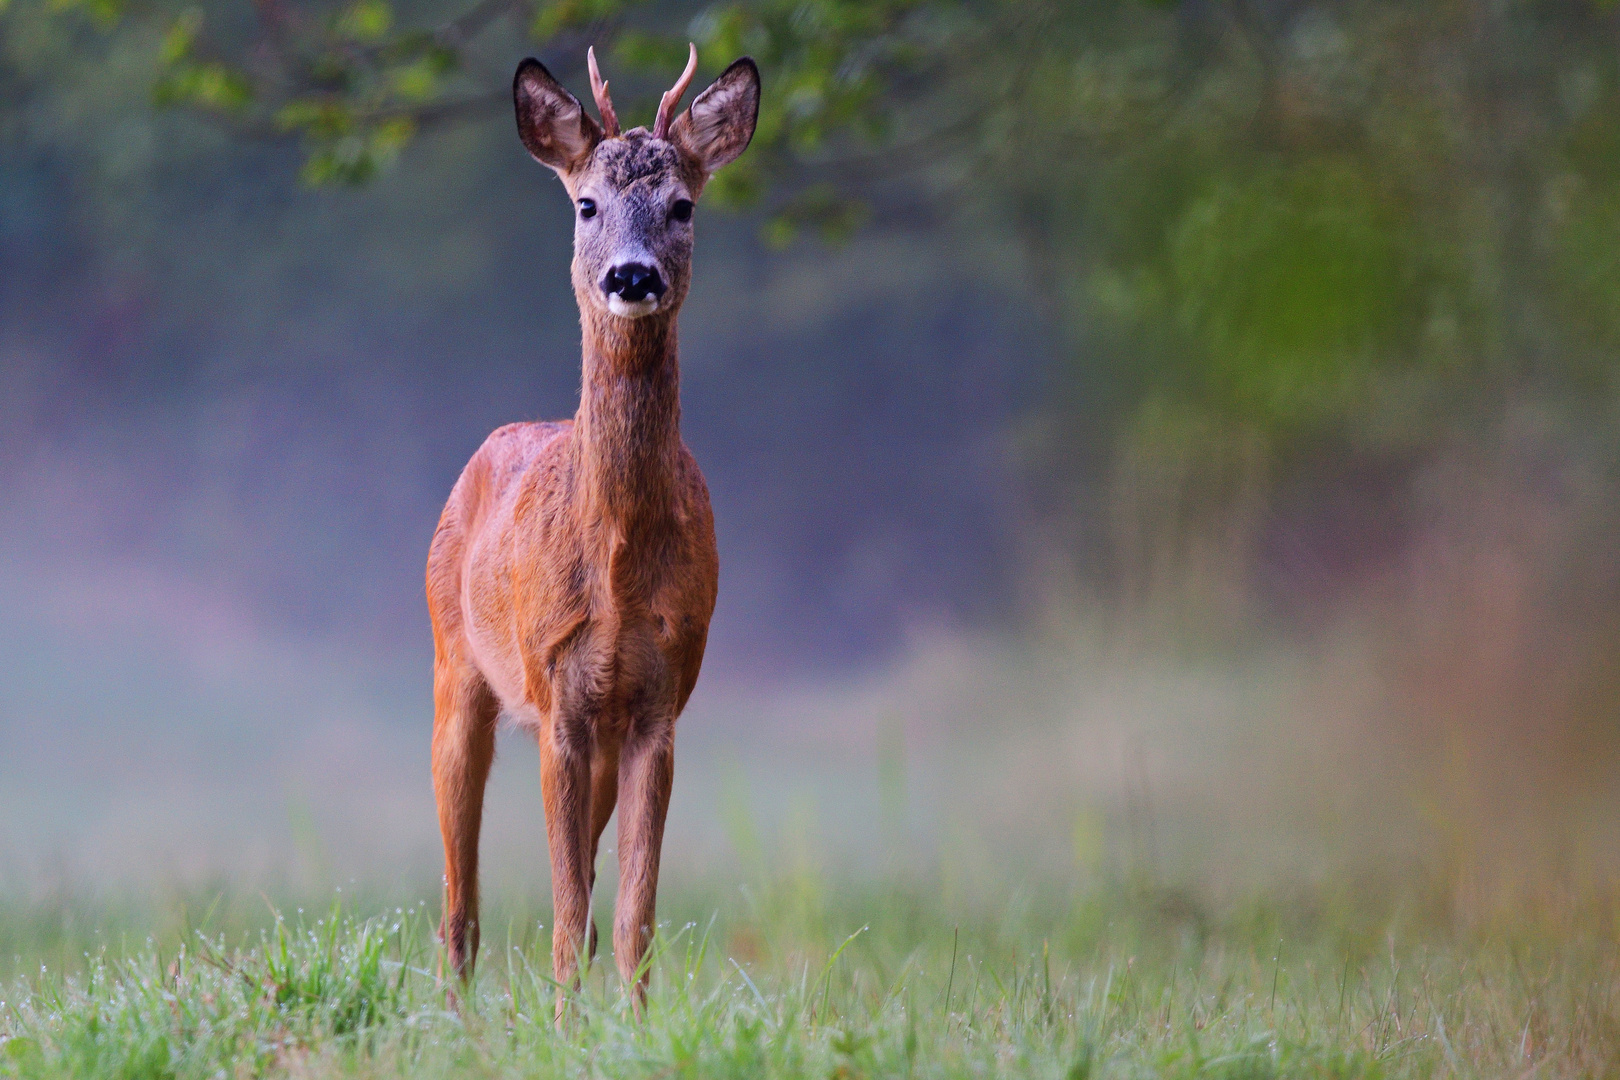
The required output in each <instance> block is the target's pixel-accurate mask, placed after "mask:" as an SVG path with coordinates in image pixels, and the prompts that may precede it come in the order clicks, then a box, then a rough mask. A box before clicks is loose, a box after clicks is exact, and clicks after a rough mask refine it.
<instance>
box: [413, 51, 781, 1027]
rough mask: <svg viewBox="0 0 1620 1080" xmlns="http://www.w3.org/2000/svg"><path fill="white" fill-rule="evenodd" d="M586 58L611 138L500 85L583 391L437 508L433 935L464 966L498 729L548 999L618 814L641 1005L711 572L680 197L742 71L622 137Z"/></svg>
mask: <svg viewBox="0 0 1620 1080" xmlns="http://www.w3.org/2000/svg"><path fill="white" fill-rule="evenodd" d="M694 59H695V50H694ZM591 66H592V75H593V84H595V85H596V86H597V87H598V93H597V98H598V105H599V107H601V109H602V113H603V117H604V121H605V122H606V123H607V128H608V130H607V132H606V133H604V132H603V131H602V130H601V129H599V128H598V127H597V126H596V125H595V124H594V123H592V122H591V121H590V119H589V117H588V116H586V115H585V114H584V112H583V110H582V109H581V108H580V107H579V104H578V102H577V101H575V100H574V99H573V97H572V96H571V95H569V94H568V92H567V91H566V90H563V89H562V87H561V86H560V85H558V84H556V82H555V80H552V79H551V77H550V75H549V73H547V72H546V71H545V69H544V68H543V67H541V66H540V65H539V64H538V63H537V62H534V61H526V62H525V63H524V65H523V66H522V67H520V68H519V70H518V76H517V79H516V82H515V86H514V96H515V98H516V101H517V107H518V118H519V130H520V133H521V134H522V135H523V139H524V142H525V144H526V145H527V146H528V147H529V149H530V152H531V153H533V154H534V156H535V157H536V158H537V159H539V160H540V161H542V162H543V163H544V164H547V165H549V166H551V167H552V168H553V169H555V170H556V171H557V172H558V174H559V175H560V176H561V177H562V179H563V182H564V184H565V186H566V187H567V188H568V189H569V193H570V195H571V196H572V197H573V198H574V199H575V201H576V204H577V205H578V207H579V220H578V222H577V224H576V234H575V257H574V265H573V279H574V288H575V294H576V297H577V299H578V300H579V305H580V316H581V318H580V322H581V327H582V331H583V361H584V364H583V366H584V377H583V380H582V390H581V394H580V405H579V410H578V412H577V414H576V415H575V417H574V419H573V420H571V421H563V422H559V423H525V424H510V425H508V426H506V427H503V428H501V429H499V430H498V431H496V432H495V433H494V434H492V435H491V436H490V437H489V439H488V440H486V441H485V443H484V444H483V446H481V447H480V448H479V449H478V451H477V452H476V453H475V454H474V455H473V457H472V459H471V460H470V461H469V462H468V464H467V467H466V468H465V470H463V472H462V475H461V478H460V479H459V480H458V481H457V482H456V485H455V487H454V489H453V490H452V492H451V494H450V498H449V500H448V502H447V503H446V505H445V509H444V513H443V515H442V516H441V518H440V522H439V527H438V529H437V531H436V532H435V534H434V538H433V543H432V546H431V548H430V551H429V556H428V568H427V594H428V610H429V614H430V617H431V619H432V623H433V635H434V734H433V778H434V792H435V796H436V798H437V800H438V804H439V821H440V828H441V832H442V833H443V838H444V845H445V914H444V922H443V926H442V933H443V937H444V942H445V948H446V958H447V960H448V962H449V964H450V965H451V967H453V968H454V969H455V970H456V971H457V972H458V973H460V974H462V975H466V974H468V973H470V971H471V968H472V966H473V963H474V960H475V958H476V954H477V950H478V925H477V909H478V899H477V864H478V833H479V824H480V819H481V816H482V806H483V796H484V785H485V781H486V780H487V778H488V774H489V766H490V762H491V761H492V760H493V757H494V748H495V722H496V719H497V717H498V716H499V715H500V714H501V713H503V712H504V713H506V714H507V715H508V716H510V717H511V718H513V719H514V720H515V721H516V722H517V724H518V725H520V726H522V727H525V728H527V729H528V730H530V731H531V732H532V733H533V734H534V735H535V736H536V737H537V739H538V741H539V745H540V767H541V783H542V786H543V789H544V799H545V815H546V837H547V844H548V847H549V849H550V855H551V865H552V897H553V902H554V907H555V914H554V921H553V937H552V942H553V945H552V963H553V968H554V971H555V974H556V977H557V981H558V983H559V984H560V985H562V986H567V985H569V984H570V983H571V982H572V981H573V980H574V979H575V978H576V977H577V974H578V964H579V962H580V960H581V958H582V957H587V956H588V955H589V954H590V953H592V952H594V949H595V937H596V935H595V927H594V925H592V923H591V919H590V892H591V886H592V884H593V883H594V880H595V861H596V853H597V846H598V843H599V841H600V838H601V835H602V832H603V829H604V828H605V827H606V825H607V821H608V818H609V817H610V816H611V815H612V813H613V811H614V808H615V806H617V808H618V811H619V845H618V846H619V871H620V878H619V881H620V884H619V895H618V898H617V901H616V904H615V912H614V931H613V946H614V956H615V960H616V962H617V966H618V969H619V972H620V974H621V976H622V977H623V978H624V980H625V982H626V984H627V985H629V986H632V987H633V989H634V992H635V994H636V1000H637V1002H638V1003H639V1001H640V1000H641V997H642V995H644V993H645V983H646V975H645V973H644V972H641V973H640V974H639V976H638V968H639V965H640V963H641V960H642V957H643V955H644V954H645V952H646V948H647V943H648V940H649V939H650V937H651V934H652V928H653V925H654V909H655V901H656V893H657V886H658V866H659V852H660V848H661V845H662V842H663V829H664V818H665V815H666V813H667V810H668V806H669V794H670V787H671V784H672V783H673V779H674V731H675V720H676V717H677V716H679V715H680V712H681V710H682V709H683V708H684V707H685V705H686V701H687V698H688V697H689V696H690V695H691V693H692V689H693V687H694V685H695V684H696V682H697V677H698V670H699V667H700V666H701V664H702V660H703V650H704V644H705V641H706V639H707V636H708V628H709V619H710V616H711V615H712V614H713V611H714V605H715V597H716V590H717V583H718V574H719V558H718V555H717V553H716V550H715V540H714V517H713V514H712V512H711V510H710V507H709V495H708V489H707V487H706V486H705V484H704V481H703V476H702V473H701V472H700V471H699V470H698V466H697V463H696V461H695V460H694V459H693V457H692V454H691V452H690V451H688V450H687V448H686V446H685V444H684V443H682V441H681V437H680V366H679V357H678V349H677V340H676V322H675V320H676V314H677V313H678V311H679V307H680V303H681V301H682V300H683V299H684V297H685V294H686V288H687V283H688V276H689V267H690V258H691V227H690V224H689V222H690V218H691V205H692V202H693V201H695V199H696V198H697V196H698V194H699V192H700V191H701V188H702V185H703V182H704V181H705V180H706V179H707V176H708V174H709V172H710V171H712V169H713V168H717V167H719V165H721V164H724V163H725V162H727V161H729V160H731V159H732V158H734V157H735V156H736V155H737V154H738V153H741V151H742V149H743V148H744V147H745V146H746V145H747V141H748V140H747V136H748V135H749V134H751V133H752V128H753V119H754V115H755V113H756V111H757V108H758V73H757V71H756V70H755V69H754V67H753V64H752V61H739V63H738V64H734V65H732V67H731V68H730V69H728V70H727V73H726V74H724V75H722V76H721V78H720V80H718V81H717V82H716V83H715V85H714V86H712V87H710V89H709V90H708V91H705V93H704V94H702V95H699V97H698V99H697V100H696V101H695V102H694V103H693V107H692V111H691V112H689V113H688V114H685V115H683V116H682V117H680V118H679V119H678V120H676V121H674V130H673V131H671V130H670V122H669V116H667V115H666V110H669V109H670V108H671V100H670V95H665V106H664V107H663V108H661V109H660V116H659V124H658V125H657V126H655V128H654V132H653V133H648V132H646V131H644V130H642V129H636V130H634V131H631V132H629V133H627V134H625V135H623V136H620V135H619V134H618V132H617V120H616V118H614V116H613V112H612V106H611V102H610V101H607V100H606V98H607V95H606V86H605V84H601V83H600V80H599V78H598V77H597V76H596V72H595V60H594V56H593V57H592V64H591ZM691 70H692V65H689V66H688V71H687V74H686V75H685V76H683V79H689V78H690V75H691ZM683 88H684V86H678V87H677V89H676V90H675V91H673V92H672V93H673V95H674V98H675V99H677V100H678V98H679V96H680V90H681V89H683ZM706 103H708V105H711V106H714V108H706V107H705V105H706ZM706 123H707V124H709V126H710V128H711V130H710V132H709V136H708V137H704V135H703V128H704V125H705V124H706ZM739 125H741V127H743V128H746V130H745V131H741V133H740V134H739V131H740V130H741V129H740V128H739ZM660 130H661V131H662V134H659V132H660ZM739 138H740V142H739ZM717 139H718V140H719V141H716V140H717ZM683 202H684V204H685V207H684V211H683V210H682V208H681V206H680V204H681V203H683ZM560 1009H561V1000H560V997H559V1010H560Z"/></svg>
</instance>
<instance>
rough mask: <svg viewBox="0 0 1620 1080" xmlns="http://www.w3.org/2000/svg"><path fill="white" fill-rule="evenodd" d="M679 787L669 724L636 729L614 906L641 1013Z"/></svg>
mask: <svg viewBox="0 0 1620 1080" xmlns="http://www.w3.org/2000/svg"><path fill="white" fill-rule="evenodd" d="M674 781H675V725H674V722H673V720H671V719H654V720H650V721H645V722H642V723H638V724H635V725H634V726H633V728H632V730H631V732H630V734H629V737H628V738H627V739H626V740H625V744H624V746H623V747H622V748H621V750H620V756H619V896H618V899H617V900H616V901H615V903H614V905H613V957H614V960H615V961H616V962H617V964H618V968H619V976H620V978H622V979H623V980H624V984H625V986H627V987H629V988H630V990H631V995H632V1000H633V1002H634V1004H635V1007H636V1010H637V1012H638V1013H639V1012H640V1010H641V1007H642V1005H643V1004H644V1003H645V1002H646V999H647V980H648V974H649V973H648V972H646V971H643V970H641V963H642V959H643V958H644V957H645V956H646V954H647V946H648V944H649V943H650V942H651V941H652V934H653V927H654V925H655V919H656V908H657V899H658V858H659V853H660V851H661V850H662V848H663V845H664V819H665V817H666V816H667V815H668V813H669V791H670V787H671V785H672V784H673V783H674Z"/></svg>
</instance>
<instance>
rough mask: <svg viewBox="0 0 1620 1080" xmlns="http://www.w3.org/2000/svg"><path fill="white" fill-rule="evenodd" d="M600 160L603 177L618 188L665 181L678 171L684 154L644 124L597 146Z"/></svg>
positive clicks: (598, 163)
mask: <svg viewBox="0 0 1620 1080" xmlns="http://www.w3.org/2000/svg"><path fill="white" fill-rule="evenodd" d="M596 163H597V166H598V167H599V168H600V169H601V170H602V179H604V180H606V181H607V182H608V183H609V184H612V185H613V186H614V187H616V188H623V187H629V186H630V185H631V184H633V183H635V182H637V181H638V180H640V181H648V182H651V183H653V184H661V183H663V182H664V181H665V180H668V179H670V178H671V177H673V176H675V175H677V173H678V172H679V169H680V155H679V154H677V153H676V151H675V148H674V147H673V146H671V145H670V144H669V143H667V142H665V141H664V140H663V139H655V138H653V137H652V136H651V135H649V134H647V133H646V132H645V131H643V130H641V129H640V128H636V129H634V130H631V131H628V132H626V133H625V134H624V136H623V137H622V138H618V139H608V140H607V141H605V142H603V143H602V144H601V145H600V146H598V147H597V148H596Z"/></svg>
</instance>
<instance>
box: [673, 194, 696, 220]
mask: <svg viewBox="0 0 1620 1080" xmlns="http://www.w3.org/2000/svg"><path fill="white" fill-rule="evenodd" d="M669 216H670V217H672V218H674V219H675V220H676V221H691V220H692V200H691V199H676V200H675V205H674V206H671V207H670V208H669Z"/></svg>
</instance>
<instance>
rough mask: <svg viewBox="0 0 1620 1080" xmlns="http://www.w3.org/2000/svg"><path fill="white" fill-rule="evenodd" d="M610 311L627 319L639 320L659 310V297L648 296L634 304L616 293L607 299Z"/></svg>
mask: <svg viewBox="0 0 1620 1080" xmlns="http://www.w3.org/2000/svg"><path fill="white" fill-rule="evenodd" d="M607 301H608V310H609V311H611V312H613V314H615V315H618V316H619V317H621V318H625V319H639V318H641V317H642V316H643V315H651V314H652V313H653V312H654V311H656V310H657V308H658V297H656V296H646V297H643V298H641V299H640V300H637V301H635V302H634V303H632V302H631V301H629V300H626V299H625V298H624V297H622V296H620V295H619V294H618V293H614V294H613V295H612V296H610V297H608V298H607Z"/></svg>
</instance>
